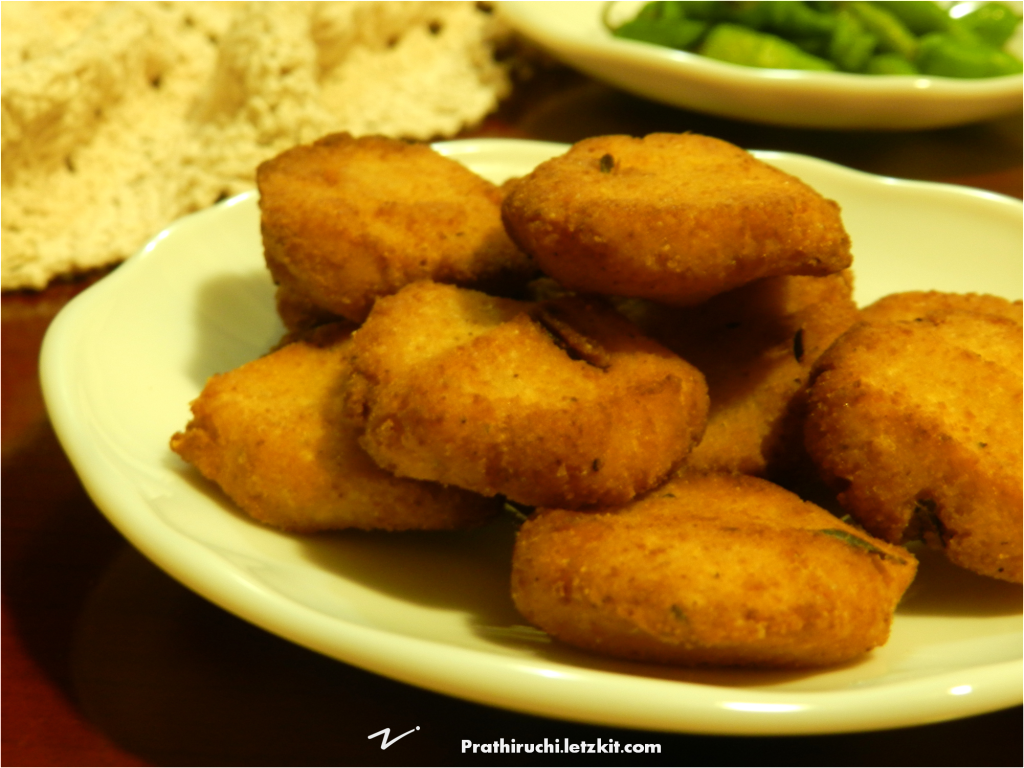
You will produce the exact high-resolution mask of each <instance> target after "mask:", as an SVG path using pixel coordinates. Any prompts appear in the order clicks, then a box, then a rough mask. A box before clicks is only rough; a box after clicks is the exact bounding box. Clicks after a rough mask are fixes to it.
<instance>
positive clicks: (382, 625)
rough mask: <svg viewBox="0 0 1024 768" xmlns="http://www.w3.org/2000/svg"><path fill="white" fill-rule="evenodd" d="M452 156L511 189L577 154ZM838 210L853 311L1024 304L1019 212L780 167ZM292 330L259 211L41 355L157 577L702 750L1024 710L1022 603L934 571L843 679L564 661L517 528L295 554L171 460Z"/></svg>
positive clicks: (103, 298)
mask: <svg viewBox="0 0 1024 768" xmlns="http://www.w3.org/2000/svg"><path fill="white" fill-rule="evenodd" d="M438 149H439V150H440V151H441V152H443V153H444V154H447V155H449V156H451V157H454V158H456V159H457V160H459V161H461V162H463V163H465V164H466V165H468V166H469V167H470V168H473V169H474V170H476V171H477V172H479V173H481V174H482V175H484V176H487V177H489V178H491V179H493V180H495V181H501V180H503V179H504V178H506V177H508V176H511V175H518V174H522V173H524V172H526V171H528V170H529V169H531V168H532V167H533V166H534V165H535V164H536V163H538V162H539V161H541V160H543V159H546V158H547V157H550V156H552V155H554V154H558V153H561V152H562V151H564V149H565V147H564V146H562V145H557V144H543V143H533V142H524V141H509V140H475V141H459V142H451V143H446V144H440V145H438ZM759 156H760V157H762V158H763V159H765V160H767V161H768V162H771V163H773V164H776V165H778V166H779V167H781V168H783V169H786V170H788V171H790V172H792V173H795V174H796V175H798V176H801V177H803V178H804V179H806V180H807V181H808V182H810V183H811V184H812V185H814V186H815V187H817V188H818V189H820V190H821V191H822V192H823V193H825V194H826V195H828V196H830V197H833V198H835V199H837V200H839V201H840V202H841V204H842V205H843V209H844V212H845V218H846V222H847V225H848V228H849V230H850V233H851V235H852V237H853V242H854V243H855V250H856V269H857V275H858V277H857V280H858V293H859V297H860V299H861V300H862V301H869V300H871V299H874V298H876V297H878V296H881V295H883V294H885V293H888V292H891V291H896V290H902V289H908V288H941V289H947V290H962V291H988V292H993V293H1005V292H1007V291H1009V292H1010V294H1009V295H1011V296H1014V297H1015V296H1016V295H1017V294H1015V293H1014V292H1016V291H1019V290H1020V288H1021V204H1020V203H1019V202H1017V201H1015V200H1010V199H1008V198H1003V197H999V196H996V195H991V194H987V193H984V192H978V191H972V190H968V189H962V188H957V187H949V186H939V185H934V184H921V183H913V182H903V181H896V180H893V179H884V178H879V177H876V176H869V175H866V174H863V173H858V172H855V171H850V170H847V169H844V168H842V167H839V166H836V165H831V164H829V163H825V162H822V161H819V160H814V159H810V158H806V157H801V156H795V155H785V154H778V153H759ZM281 332H282V328H281V326H280V325H279V323H278V320H277V317H276V315H275V312H274V306H273V288H272V286H271V282H270V279H269V277H268V276H267V272H266V270H265V268H264V265H263V258H262V248H261V243H260V233H259V214H258V210H257V204H256V198H255V195H254V194H247V195H242V196H240V197H236V198H233V199H231V200H228V201H226V202H224V203H222V204H220V205H218V206H216V207H214V208H212V209H209V210H206V211H203V212H201V213H198V214H195V215H193V216H189V217H186V218H184V219H182V220H181V221H179V222H178V223H176V224H174V225H173V226H171V227H170V228H169V229H167V230H165V231H164V232H161V233H160V234H159V235H157V237H156V238H155V239H154V240H153V241H152V242H151V243H150V244H149V245H147V246H146V247H145V248H143V249H142V251H141V252H140V253H139V254H137V255H136V256H135V257H133V258H132V259H130V260H129V261H128V262H127V263H125V264H124V265H123V266H121V267H120V268H119V269H117V270H116V271H115V272H113V273H112V274H111V275H109V276H108V277H106V278H104V279H103V280H102V281H100V282H99V283H97V284H96V285H95V286H93V287H91V288H90V289H88V290H87V291H85V292H84V293H83V294H81V295H80V296H79V297H78V298H76V299H75V300H74V301H73V302H71V303H70V304H69V305H68V306H67V307H66V308H65V309H64V311H63V312H61V314H60V315H59V316H58V317H57V319H56V320H55V321H54V323H53V325H52V326H51V328H50V331H49V333H48V335H47V337H46V340H45V343H44V347H43V353H42V380H43V387H44V393H45V396H46V403H47V406H48V408H49V412H50V415H51V418H52V421H53V424H54V427H55V429H56V430H57V434H58V435H59V437H60V440H61V442H62V444H63V445H64V447H65V449H66V451H67V453H68V455H69V456H70V458H71V461H72V462H73V464H74V466H75V468H76V469H77V471H78V473H79V474H80V476H81V478H82V481H83V482H84V484H85V486H86V489H87V490H88V492H89V494H90V495H91V496H92V498H93V499H94V500H95V502H96V504H97V506H98V507H99V508H100V509H101V510H103V512H104V513H105V514H106V515H107V516H108V517H109V518H110V520H111V521H112V522H113V523H114V525H116V526H117V527H118V528H119V529H120V530H121V531H122V532H123V533H124V535H125V536H127V537H128V539H129V540H130V541H131V542H132V543H133V544H134V545H135V546H136V547H138V549H139V550H141V551H142V552H143V553H144V554H145V555H146V556H148V557H149V558H151V559H152V560H153V562H155V563H156V564H157V565H158V566H160V567H161V568H163V569H164V570H165V571H167V572H168V573H170V574H171V575H172V576H174V577H175V578H177V579H178V580H180V581H181V582H182V583H184V584H186V585H187V586H189V587H191V588H192V589H194V590H195V591H196V592H198V593H200V594H202V595H204V596H206V597H207V598H209V599H210V600H212V601H213V602H215V603H217V604H219V605H221V606H222V607H224V608H226V609H227V610H229V611H231V612H233V613H235V614H237V615H239V616H241V617H243V618H245V619H248V620H249V621H251V622H253V623H255V624H257V625H259V626H261V627H263V628H265V629H267V630H269V631H271V632H274V633H277V634H279V635H281V636H283V637H286V638H289V639H290V640H293V641H295V642H296V643H300V644H301V645H304V646H307V647H309V648H312V649H315V650H317V651H320V652H322V653H324V654H327V655H329V656H333V657H335V658H337V659H340V660H343V661H346V662H349V663H351V664H355V665H358V666H360V667H364V668H366V669H369V670H372V671H374V672H378V673H380V674H382V675H387V676H390V677H394V678H397V679H399V680H403V681H405V682H409V683H412V684H415V685H419V686H423V687H425V688H429V689H433V690H436V691H440V692H443V693H446V694H450V695H453V696H459V697H463V698H466V699H470V700H473V701H478V702H482V703H486V704H493V705H497V706H500V707H507V708H510V709H516V710H521V711H525V712H531V713H534V714H539V715H547V716H551V717H558V718H565V719H571V720H579V721H584V722H591V723H599V724H606V725H616V726H629V727H637V728H647V729H656V730H664V731H687V732H704V733H732V734H758V733H772V734H783V733H822V732H839V731H856V730H864V729H875V728H885V727H896V726H903V725H911V724H918V723H926V722H931V721H938V720H942V719H948V718H955V717H962V716H966V715H970V714H976V713H979V712H985V711H990V710H994V709H998V708H1001V707H1006V706H1010V705H1013V704H1015V703H1019V702H1020V701H1021V677H1022V666H1021V644H1022V635H1021V591H1020V589H1019V588H1018V587H1014V586H1012V585H1009V584H1003V583H1000V582H996V581H993V580H988V579H983V578H981V577H975V576H973V575H972V574H969V573H966V572H961V571H958V570H956V569H953V568H952V567H950V566H946V565H944V563H943V562H942V561H941V560H936V559H934V558H926V559H925V562H924V565H923V566H922V569H921V570H922V576H921V577H920V579H919V580H918V581H917V582H916V583H915V585H914V586H913V587H912V592H911V593H910V594H909V595H908V597H907V599H906V600H905V602H904V603H903V605H902V606H901V608H900V609H899V612H898V615H897V617H896V621H895V626H894V628H893V632H892V638H891V640H890V641H889V643H888V644H887V645H886V646H885V647H884V648H882V649H880V650H878V651H876V652H874V653H872V654H871V655H869V656H868V657H866V658H864V659H863V660H861V661H859V662H857V663H855V664H851V665H848V666H845V667H842V668H839V669H829V670H826V671H819V672H804V673H773V672H760V673H759V672H749V671H736V670H723V671H694V670H686V669H671V668H662V667H654V666H647V665H642V664H631V663H627V662H618V661H613V660H607V659H602V658H598V657H594V656H590V655H588V654H586V653H583V652H578V651H574V650H572V649H568V648H564V647H561V646H559V645H557V644H554V643H552V642H550V640H549V639H548V638H547V636H545V635H544V634H542V633H541V632H539V631H537V630H534V629H530V628H528V627H525V626H523V625H522V620H521V619H520V618H519V617H518V616H517V614H516V612H515V609H514V608H513V606H512V603H511V600H510V598H509V596H508V571H509V555H510V550H511V544H512V535H513V531H512V528H511V525H510V524H509V523H508V522H507V521H499V522H497V523H495V524H492V525H489V526H487V527H484V528H483V529H480V530H477V531H473V532H470V533H459V534H373V533H362V532H344V533H337V534H331V535H322V536H305V537H304V536H293V535H287V534H283V533H278V532H275V531H273V530H269V529H267V528H264V527H261V526H259V525H257V524H255V523H252V522H250V521H249V520H248V519H247V518H245V517H244V516H243V515H241V514H240V513H238V512H237V511H236V510H235V508H234V507H233V506H232V504H231V503H230V502H228V501H227V500H226V499H225V497H224V496H222V495H221V494H220V493H219V492H218V491H217V489H216V488H214V487H213V486H212V485H211V484H210V483H207V482H206V481H204V480H203V479H202V478H200V477H199V476H198V475H197V474H196V473H195V472H194V471H193V470H192V469H191V468H189V467H188V466H186V465H185V464H184V463H183V462H182V461H180V460H179V459H178V457H177V456H175V455H174V454H173V453H172V452H171V451H170V450H169V448H168V447H167V443H168V439H169V438H170V436H171V434H172V433H173V432H175V431H177V430H180V429H181V428H182V427H183V426H184V425H185V423H186V422H187V421H188V418H189V408H188V403H189V401H190V400H192V399H193V398H194V397H196V395H198V393H199V391H200V389H201V388H202V386H203V383H204V382H205V381H206V379H207V377H208V376H210V375H211V374H213V373H215V372H218V371H225V370H228V369H231V368H234V367H236V366H238V365H239V364H241V363H243V362H246V361H248V360H250V359H252V358H254V357H256V356H258V355H260V354H262V353H263V352H265V351H266V350H267V349H268V348H269V347H270V346H271V345H272V344H273V343H275V342H276V341H277V340H278V338H279V336H280V334H281Z"/></svg>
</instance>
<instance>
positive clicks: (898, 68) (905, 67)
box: [864, 53, 920, 75]
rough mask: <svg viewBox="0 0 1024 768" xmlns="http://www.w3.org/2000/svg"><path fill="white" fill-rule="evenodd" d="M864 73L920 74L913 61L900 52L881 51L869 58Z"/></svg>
mask: <svg viewBox="0 0 1024 768" xmlns="http://www.w3.org/2000/svg"><path fill="white" fill-rule="evenodd" d="M864 73H865V74H868V75H917V74H920V72H919V70H918V69H917V67H915V66H914V65H913V63H912V62H910V61H907V60H906V59H905V58H903V57H902V56H900V55H899V54H898V53H880V54H878V55H877V56H872V57H871V58H870V59H868V63H867V66H865V67H864Z"/></svg>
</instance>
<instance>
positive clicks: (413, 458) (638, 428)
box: [349, 282, 707, 508]
mask: <svg viewBox="0 0 1024 768" xmlns="http://www.w3.org/2000/svg"><path fill="white" fill-rule="evenodd" d="M353 339H354V357H353V361H354V368H355V372H356V373H355V375H354V376H353V380H352V387H351V388H350V392H349V402H350V407H351V409H352V413H353V416H354V417H355V418H359V419H362V422H363V424H364V425H365V433H364V435H363V437H362V438H361V440H360V443H361V445H362V446H363V447H364V448H365V449H366V451H367V452H368V453H369V454H370V455H371V456H372V457H373V458H374V459H375V460H376V461H377V463H379V464H380V465H381V466H382V467H384V468H386V469H387V470H389V471H391V472H394V473H395V474H397V475H401V476H406V477H414V478H419V479H422V480H434V481H437V482H440V483H445V484H451V485H456V486H459V487H462V488H467V489H469V490H473V491H476V492H477V493H481V494H484V495H487V496H492V495H494V494H503V495H505V496H507V497H509V498H510V499H512V500H514V501H517V502H519V503H521V504H527V505H536V504H550V505H559V506H566V507H572V508H576V507H582V506H587V505H592V504H612V503H622V502H625V501H628V500H629V499H631V498H632V497H633V496H634V495H636V494H637V493H641V492H643V491H646V490H647V489H649V488H651V487H653V486H654V485H656V484H658V483H660V482H661V481H662V480H664V479H665V477H666V476H667V475H668V474H669V473H670V472H671V471H672V470H673V469H674V468H675V467H677V466H678V465H679V463H680V462H681V461H682V460H683V458H684V457H685V456H686V454H687V453H688V452H689V450H690V448H692V446H693V445H694V444H695V443H696V442H697V440H699V438H700V434H701V432H702V430H703V428H704V420H705V417H706V413H707V389H706V387H705V384H704V377H703V376H701V374H700V373H699V372H698V371H697V370H696V369H694V368H693V367H692V366H690V365H689V364H688V363H686V362H684V361H683V360H681V359H680V358H679V357H677V356H676V355H673V354H672V353H671V352H669V351H668V350H666V349H665V348H664V347H662V346H660V345H659V344H657V343H655V342H653V341H651V340H649V339H647V338H645V337H643V336H642V335H641V334H640V332H639V331H638V330H637V329H636V327H635V326H633V325H632V324H631V323H629V322H627V321H626V320H625V319H624V318H623V317H621V316H620V315H619V314H617V313H616V312H615V311H614V310H612V309H610V308H608V307H606V306H604V305H603V304H601V303H597V302H588V301H584V300H582V299H577V298H564V299H555V300H552V301H548V302H520V301H513V300H510V299H498V298H493V297H491V296H487V295H485V294H483V293H479V292H476V291H470V290H467V289H461V288H456V287H453V286H446V285H439V284H436V283H429V282H425V283H415V284H413V285H410V286H407V287H405V288H403V289H402V290H401V291H399V292H398V293H397V294H395V295H393V296H389V297H386V298H382V299H380V300H378V302H377V304H376V306H375V307H374V309H373V311H372V312H371V313H370V316H369V317H368V318H367V320H366V322H365V323H364V324H363V326H362V328H360V330H359V331H357V332H356V334H355V335H354V337H353Z"/></svg>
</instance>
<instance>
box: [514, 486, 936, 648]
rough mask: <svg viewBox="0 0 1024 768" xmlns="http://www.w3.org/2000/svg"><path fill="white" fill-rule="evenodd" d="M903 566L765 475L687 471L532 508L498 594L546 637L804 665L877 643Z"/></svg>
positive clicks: (900, 553) (906, 562)
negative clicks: (629, 495)
mask: <svg viewBox="0 0 1024 768" xmlns="http://www.w3.org/2000/svg"><path fill="white" fill-rule="evenodd" d="M915 571H916V561H915V559H914V557H913V556H912V555H911V554H910V553H908V552H907V551H905V550H904V549H902V548H901V547H897V546H893V545H891V544H887V543H885V542H882V541H878V540H875V539H872V538H871V537H870V536H868V535H867V534H865V533H864V532H863V531H859V530H858V529H856V528H853V527H852V526H849V525H847V524H845V523H843V522H841V521H840V520H837V519H836V518H834V517H833V516H831V515H830V514H829V513H827V512H825V511H824V510H823V509H821V508H819V507H816V506H814V505H813V504H810V503H807V502H804V501H801V500H800V499H799V498H798V497H797V496H795V495H794V494H791V493H789V492H788V491H785V490H783V489H782V488H780V487H778V486H775V485H772V484H771V483H768V482H767V481H764V480H761V479H758V478H753V477H744V476H739V475H724V474H722V475H701V474H688V475H683V476H680V477H678V478H675V479H673V480H671V481H670V482H669V483H667V484H665V485H663V486H661V487H660V488H658V489H657V490H655V491H653V492H651V493H649V494H647V495H646V496H644V497H642V498H640V499H637V500H636V501H634V502H633V503H632V504H629V505H627V506H625V507H622V508H618V509H604V510H598V511H595V512H571V511H565V510H554V509H544V510H538V511H537V512H536V513H534V515H532V516H531V517H530V518H529V519H528V520H527V522H526V523H524V524H523V526H522V528H521V529H520V532H519V536H518V538H517V540H516V546H515V552H514V555H513V572H512V596H513V600H514V601H515V604H516V606H517V607H518V609H519V611H520V612H521V613H522V614H523V615H524V616H525V617H526V618H527V619H528V620H529V621H530V622H531V623H533V624H535V625H536V626H538V627H540V628H542V629H544V630H545V631H547V632H549V633H550V634H552V635H554V636H555V637H556V638H558V639H560V640H562V641H564V642H567V643H570V644H572V645H577V646H580V647H582V648H587V649H590V650H594V651H597V652H599V653H602V654H607V655H611V656H619V657H624V658H629V659H639V660H644V661H655V662H661V663H669V664H713V665H745V666H764V667H812V666H821V665H827V664H838V663H841V662H844V661H848V660H850V659H854V658H856V657H858V656H860V655H862V654H864V653H866V652H867V651H869V650H870V649H871V648H874V647H877V646H879V645H882V644H883V643H885V641H886V639H887V638H888V634H889V627H890V625H891V621H892V615H893V611H894V610H895V607H896V604H897V602H898V601H899V599H900V597H901V595H902V594H903V592H904V591H905V590H906V588H907V586H908V585H909V584H910V582H911V581H912V580H913V578H914V574H915Z"/></svg>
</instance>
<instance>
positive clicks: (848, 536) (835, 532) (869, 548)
mask: <svg viewBox="0 0 1024 768" xmlns="http://www.w3.org/2000/svg"><path fill="white" fill-rule="evenodd" d="M815 533H821V534H824V535H825V536H831V537H832V538H834V539H839V540H840V541H841V542H843V543H844V544H849V545H850V546H851V547H856V548H857V549H863V550H864V551H865V552H867V553H868V554H870V555H875V556H876V557H880V558H881V559H882V560H891V561H892V562H894V563H899V564H900V565H906V564H907V561H906V560H904V559H903V558H902V557H896V555H890V554H889V553H888V552H885V551H884V550H881V549H879V548H878V547H876V546H875V545H874V544H872V543H871V542H870V541H865V540H864V539H862V538H860V537H859V536H854V535H853V534H852V533H850V532H849V531H844V530H842V529H841V528H823V529H821V530H819V531H815Z"/></svg>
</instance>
